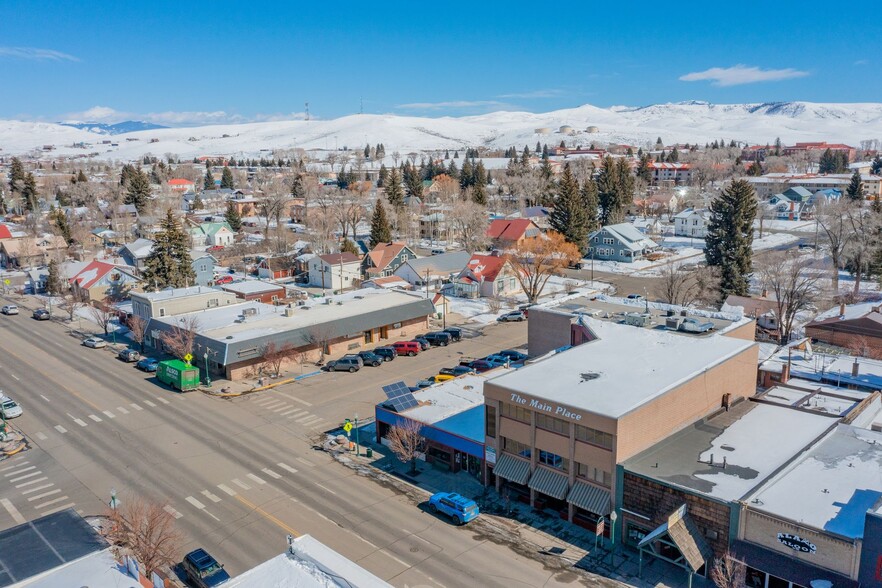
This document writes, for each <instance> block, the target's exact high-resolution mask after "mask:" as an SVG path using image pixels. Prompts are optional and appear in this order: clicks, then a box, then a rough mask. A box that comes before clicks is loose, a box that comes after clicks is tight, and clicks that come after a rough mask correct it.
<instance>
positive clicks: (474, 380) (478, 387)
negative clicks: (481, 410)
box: [404, 368, 508, 425]
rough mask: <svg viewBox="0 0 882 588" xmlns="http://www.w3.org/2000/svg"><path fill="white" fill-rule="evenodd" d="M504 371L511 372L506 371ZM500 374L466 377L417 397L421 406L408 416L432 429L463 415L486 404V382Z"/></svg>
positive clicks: (412, 409) (488, 373)
mask: <svg viewBox="0 0 882 588" xmlns="http://www.w3.org/2000/svg"><path fill="white" fill-rule="evenodd" d="M500 369H501V370H505V371H508V370H507V369H506V368H500ZM498 372H499V370H491V371H488V372H485V373H486V375H485V374H466V375H464V376H459V377H458V378H454V379H452V380H447V381H446V382H441V383H439V384H435V385H433V386H429V387H428V388H423V389H422V390H420V391H418V392H414V393H413V397H414V398H415V399H416V400H417V401H418V402H419V403H420V405H419V406H417V407H415V408H411V409H410V410H408V411H406V412H405V413H404V414H406V415H407V418H409V419H411V420H414V421H419V422H421V423H423V424H425V425H431V424H434V423H437V422H438V421H441V420H444V419H446V418H447V417H449V416H453V415H455V414H459V413H461V412H463V411H466V410H468V409H470V408H474V407H476V406H481V405H483V404H484V382H486V381H487V379H488V377H492V376H494V375H499V373H498Z"/></svg>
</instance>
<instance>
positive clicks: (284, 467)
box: [276, 462, 297, 474]
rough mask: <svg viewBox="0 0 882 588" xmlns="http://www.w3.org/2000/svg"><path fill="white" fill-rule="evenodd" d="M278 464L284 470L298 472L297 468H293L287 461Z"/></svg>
mask: <svg viewBox="0 0 882 588" xmlns="http://www.w3.org/2000/svg"><path fill="white" fill-rule="evenodd" d="M276 465H277V466H279V467H280V468H282V469H283V470H286V471H288V472H291V473H292V474H296V473H297V470H295V469H294V468H292V467H291V466H289V465H288V464H286V463H282V462H279V463H277V464H276Z"/></svg>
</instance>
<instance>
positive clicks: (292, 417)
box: [288, 408, 309, 419]
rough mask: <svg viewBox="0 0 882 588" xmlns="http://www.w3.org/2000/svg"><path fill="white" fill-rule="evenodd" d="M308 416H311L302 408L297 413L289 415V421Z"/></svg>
mask: <svg viewBox="0 0 882 588" xmlns="http://www.w3.org/2000/svg"><path fill="white" fill-rule="evenodd" d="M307 414H309V413H308V412H306V411H305V410H303V409H302V408H301V409H299V410H297V411H295V412H293V413H291V414H289V415H288V418H289V419H298V418H300V417H302V416H304V415H307Z"/></svg>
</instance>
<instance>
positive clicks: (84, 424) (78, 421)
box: [74, 419, 89, 427]
mask: <svg viewBox="0 0 882 588" xmlns="http://www.w3.org/2000/svg"><path fill="white" fill-rule="evenodd" d="M74 422H75V423H76V424H78V425H79V426H81V427H88V426H89V425H87V424H86V421H84V420H83V419H74Z"/></svg>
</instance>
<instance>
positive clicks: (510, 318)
mask: <svg viewBox="0 0 882 588" xmlns="http://www.w3.org/2000/svg"><path fill="white" fill-rule="evenodd" d="M496 320H497V321H498V322H500V323H519V322H521V321H525V320H527V315H525V314H524V311H523V310H513V311H511V312H507V313H505V314H504V315H502V316H500V317H499V318H497V319H496Z"/></svg>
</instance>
